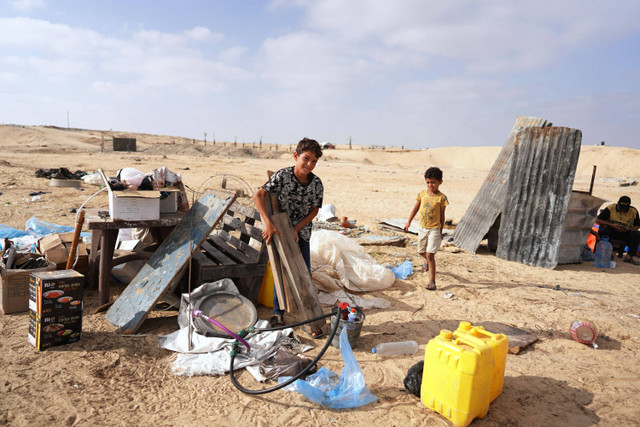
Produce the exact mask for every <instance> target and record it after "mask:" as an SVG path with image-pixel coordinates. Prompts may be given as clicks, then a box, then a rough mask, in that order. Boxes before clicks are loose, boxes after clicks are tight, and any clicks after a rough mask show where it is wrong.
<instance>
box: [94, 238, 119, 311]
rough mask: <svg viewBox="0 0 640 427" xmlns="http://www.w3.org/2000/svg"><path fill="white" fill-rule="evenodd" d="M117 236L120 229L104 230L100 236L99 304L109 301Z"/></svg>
mask: <svg viewBox="0 0 640 427" xmlns="http://www.w3.org/2000/svg"><path fill="white" fill-rule="evenodd" d="M117 236H118V230H104V231H103V232H102V236H101V238H100V277H99V279H98V283H99V288H100V291H99V301H98V304H99V305H104V304H106V303H108V302H109V283H110V279H109V278H110V277H111V264H112V262H113V251H114V250H115V245H116V238H117Z"/></svg>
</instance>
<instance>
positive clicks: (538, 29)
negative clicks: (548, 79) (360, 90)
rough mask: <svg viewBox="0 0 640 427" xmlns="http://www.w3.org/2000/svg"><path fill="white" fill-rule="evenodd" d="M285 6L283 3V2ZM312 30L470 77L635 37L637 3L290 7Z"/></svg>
mask: <svg viewBox="0 0 640 427" xmlns="http://www.w3.org/2000/svg"><path fill="white" fill-rule="evenodd" d="M280 3H281V4H280V6H282V3H286V2H284V1H282V2H280ZM289 4H290V5H291V6H293V7H301V8H303V10H304V12H305V14H306V20H307V23H308V25H309V28H310V29H311V30H315V31H319V32H322V33H325V34H326V35H330V36H331V37H332V38H334V39H336V41H337V42H341V41H344V42H347V43H363V44H366V45H368V46H370V45H380V46H385V47H386V48H387V50H388V51H389V52H390V53H393V54H395V55H398V54H399V53H404V54H407V55H415V54H419V55H425V56H427V57H433V56H435V57H442V58H448V59H452V60H456V61H463V62H464V63H465V64H466V67H467V69H468V70H469V71H472V72H479V71H482V72H499V71H519V70H537V69H540V68H541V67H544V66H546V65H548V64H550V63H551V62H552V61H553V60H555V59H557V58H559V57H560V56H561V55H563V54H565V53H567V52H568V51H570V50H572V49H576V48H580V47H584V46H587V45H589V44H592V43H603V42H605V41H608V40H613V39H617V38H620V37H626V36H629V35H630V34H634V33H637V31H638V26H637V17H638V16H640V2H635V1H627V2H623V1H616V2H586V3H585V2H583V1H578V0H570V1H561V2H554V3H553V4H549V5H546V6H545V7H543V6H537V7H536V6H533V5H532V4H531V3H530V2H524V1H512V2H503V1H498V0H494V1H484V2H455V1H454V2H441V1H435V0H432V1H425V0H396V1H393V2H382V1H378V0H352V1H348V2H345V1H342V0H294V1H291V2H289Z"/></svg>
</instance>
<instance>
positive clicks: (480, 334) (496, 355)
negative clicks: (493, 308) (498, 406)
mask: <svg viewBox="0 0 640 427" xmlns="http://www.w3.org/2000/svg"><path fill="white" fill-rule="evenodd" d="M453 336H454V337H461V336H465V337H466V338H467V340H469V341H471V342H478V343H479V342H484V343H486V344H487V345H489V347H490V348H491V351H492V353H493V380H492V381H491V398H490V401H491V402H493V401H494V400H495V399H496V398H497V397H498V396H500V395H501V394H502V386H503V385H504V370H505V367H506V365H507V353H508V351H509V338H507V336H506V335H504V334H494V333H492V332H489V331H487V330H485V329H484V327H482V326H472V325H471V323H469V322H460V325H459V326H458V329H456V330H455V331H454V332H453Z"/></svg>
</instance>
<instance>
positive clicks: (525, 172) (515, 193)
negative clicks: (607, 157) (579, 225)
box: [496, 127, 582, 268]
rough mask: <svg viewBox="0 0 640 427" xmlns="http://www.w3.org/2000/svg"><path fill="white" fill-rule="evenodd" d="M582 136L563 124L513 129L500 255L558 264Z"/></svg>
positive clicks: (540, 264)
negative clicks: (513, 140) (514, 131)
mask: <svg viewBox="0 0 640 427" xmlns="http://www.w3.org/2000/svg"><path fill="white" fill-rule="evenodd" d="M581 142H582V132H581V131H579V130H577V129H569V128H564V127H546V128H542V129H540V128H525V129H522V130H520V131H519V132H518V133H517V135H516V140H515V143H514V145H513V148H514V149H513V153H512V161H511V168H510V171H509V177H508V184H507V194H508V195H509V197H508V200H506V203H505V204H504V209H503V211H502V219H501V224H500V234H499V241H498V250H497V251H496V256H497V257H498V258H502V259H506V260H509V261H516V262H520V263H522V264H527V265H532V266H537V267H545V268H554V267H555V266H556V265H557V264H558V258H559V252H560V244H561V239H562V234H563V231H564V228H565V220H566V216H567V206H568V205H569V198H570V197H571V188H572V187H573V180H574V177H575V171H576V167H577V165H578V157H579V156H580V144H581Z"/></svg>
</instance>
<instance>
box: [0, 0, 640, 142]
mask: <svg viewBox="0 0 640 427" xmlns="http://www.w3.org/2000/svg"><path fill="white" fill-rule="evenodd" d="M67 112H68V117H69V124H70V126H71V127H79V128H88V129H103V130H109V129H113V130H117V131H125V132H126V131H130V132H146V133H154V134H166V135H175V136H184V137H188V138H198V139H202V138H203V137H204V133H205V132H206V133H207V139H208V140H211V139H212V138H213V136H214V134H215V138H216V140H217V141H222V140H226V141H234V140H236V139H237V141H239V142H242V141H244V142H253V141H258V140H260V138H262V139H263V141H265V142H273V143H282V144H290V143H295V142H297V141H298V140H299V139H301V138H302V137H303V136H308V137H311V138H315V139H317V140H319V141H323V142H324V141H331V142H334V143H338V144H344V143H347V142H348V140H349V138H350V137H351V138H352V140H353V142H354V143H355V144H363V145H388V146H397V147H400V146H404V147H405V148H416V149H418V148H435V147H446V146H489V145H502V144H503V143H504V141H505V139H506V137H507V135H508V133H509V131H510V129H511V126H512V125H513V122H514V120H515V118H516V116H518V115H529V116H536V117H543V118H545V119H548V120H550V121H552V122H553V123H554V125H557V126H567V127H571V128H577V129H580V130H582V132H583V141H582V142H583V144H597V143H600V141H606V143H607V145H614V146H624V147H632V148H639V149H640V125H639V123H640V120H639V118H640V2H638V1H637V0H629V1H615V0H614V1H607V2H596V1H586V2H585V1H584V0H582V1H577V0H567V1H563V0H558V1H554V2H531V1H528V2H525V1H519V0H515V1H504V0H499V1H498V0H488V1H455V0H453V1H430V0H394V1H384V0H273V1H257V0H254V1H249V0H248V1H241V0H237V1H232V0H225V1H218V0H209V1H204V0H202V1H200V0H191V1H189V0H185V1H177V0H176V1H166V0H139V1H136V0H127V1H125V0H120V1H116V0H113V1H106V0H103V1H93V0H84V1H75V0H73V1H72V0H58V1H53V0H0V122H1V123H5V124H8V123H13V124H25V125H57V126H66V125H67Z"/></svg>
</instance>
